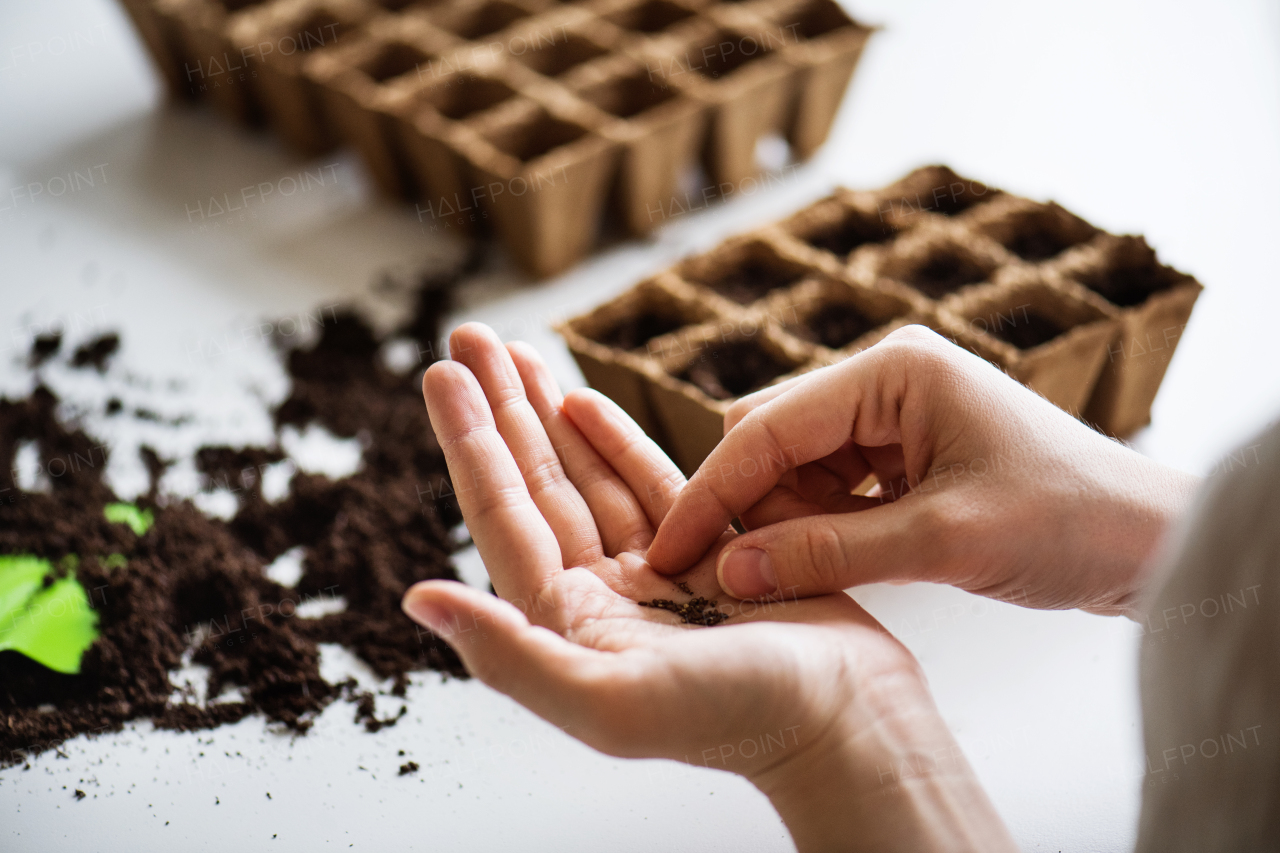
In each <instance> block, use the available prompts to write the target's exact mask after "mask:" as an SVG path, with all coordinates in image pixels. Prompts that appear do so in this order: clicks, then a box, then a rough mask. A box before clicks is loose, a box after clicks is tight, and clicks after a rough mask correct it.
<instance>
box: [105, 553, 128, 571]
mask: <svg viewBox="0 0 1280 853" xmlns="http://www.w3.org/2000/svg"><path fill="white" fill-rule="evenodd" d="M100 562H101V563H102V568H104V569H108V570H110V569H123V568H124V567H125V566H127V565H129V561H128V560H127V559H126V558H125V556H124V554H108V555H107V558H106V559H105V560H101V561H100Z"/></svg>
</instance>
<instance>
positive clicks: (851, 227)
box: [792, 208, 896, 260]
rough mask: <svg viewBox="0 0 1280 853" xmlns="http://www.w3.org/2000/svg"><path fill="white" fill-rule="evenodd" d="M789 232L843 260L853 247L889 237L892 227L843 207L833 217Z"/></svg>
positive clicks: (892, 231)
mask: <svg viewBox="0 0 1280 853" xmlns="http://www.w3.org/2000/svg"><path fill="white" fill-rule="evenodd" d="M792 233H793V234H794V235H795V236H796V237H798V238H799V239H801V240H803V241H804V242H806V243H808V244H809V245H810V246H812V247H813V248H815V249H817V250H819V251H822V252H829V253H830V254H833V255H835V256H836V257H837V258H840V259H841V260H844V259H846V258H848V257H849V255H851V254H852V253H853V252H854V250H856V249H860V248H862V247H863V246H868V245H874V244H877V243H884V242H886V241H888V240H890V239H892V237H893V236H894V234H895V233H896V230H895V229H894V227H893V226H892V225H890V224H889V223H888V222H886V221H885V220H883V219H882V218H880V217H879V216H877V215H876V214H873V213H867V212H865V211H861V210H856V209H853V208H846V209H845V210H844V211H842V212H841V213H839V214H838V215H837V216H836V217H835V218H834V221H830V222H824V223H818V224H813V225H810V226H809V227H808V228H801V229H797V230H795V231H793V232H792Z"/></svg>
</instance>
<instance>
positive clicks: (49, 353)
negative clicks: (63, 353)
mask: <svg viewBox="0 0 1280 853" xmlns="http://www.w3.org/2000/svg"><path fill="white" fill-rule="evenodd" d="M61 348H62V332H50V333H49V334H47V335H36V339H35V340H34V341H32V342H31V353H30V354H29V355H28V356H27V364H28V365H30V366H31V367H39V366H40V365H42V364H44V363H45V362H46V361H48V360H49V359H51V358H53V357H54V356H55V355H57V354H58V350H59V349H61Z"/></svg>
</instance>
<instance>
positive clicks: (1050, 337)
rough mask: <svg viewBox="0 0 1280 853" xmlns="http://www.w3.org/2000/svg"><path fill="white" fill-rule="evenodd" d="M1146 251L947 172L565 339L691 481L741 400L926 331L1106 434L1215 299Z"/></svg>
mask: <svg viewBox="0 0 1280 853" xmlns="http://www.w3.org/2000/svg"><path fill="white" fill-rule="evenodd" d="M1201 289H1202V288H1201V286H1200V284H1199V283H1198V282H1197V281H1196V280H1195V279H1194V278H1192V277H1191V276H1189V275H1186V274H1184V273H1181V272H1178V271H1176V270H1174V269H1171V268H1170V267H1167V266H1165V265H1163V264H1161V263H1160V262H1159V260H1158V259H1157V258H1156V255H1155V252H1154V251H1153V250H1152V249H1151V248H1150V247H1149V246H1148V245H1147V244H1146V242H1145V241H1144V240H1143V239H1142V238H1141V237H1132V236H1116V235H1113V234H1108V233H1105V232H1103V231H1101V230H1100V229H1098V228H1097V227H1095V226H1093V225H1091V224H1089V223H1088V222H1086V221H1084V220H1083V219H1081V218H1080V217H1078V216H1075V215H1074V214H1072V213H1070V212H1068V211H1066V210H1064V209H1063V208H1062V207H1060V206H1059V205H1057V204H1054V203H1052V202H1049V203H1041V202H1036V201H1032V200H1029V199H1025V198H1019V197H1017V196H1014V195H1012V194H1010V193H1006V192H1003V191H1000V190H997V189H994V188H991V187H988V186H986V185H985V184H982V183H981V182H979V181H975V180H972V179H969V178H964V177H961V176H959V175H957V174H956V173H955V172H953V171H951V170H950V169H948V168H946V167H945V166H929V167H925V168H922V169H917V170H916V171H914V172H912V173H911V174H909V175H907V176H906V177H905V178H903V179H902V180H900V181H898V182H897V183H895V184H892V185H890V186H888V187H885V188H884V189H880V190H875V191H861V192H859V191H852V190H847V189H838V190H836V191H835V192H834V193H833V194H832V195H830V196H828V197H827V198H824V199H821V200H819V201H817V202H815V203H813V204H811V205H809V206H808V207H806V208H804V209H803V210H800V211H798V212H797V213H795V214H793V215H791V216H790V217H788V218H786V219H784V220H782V221H780V222H777V223H774V224H771V225H768V226H765V227H763V228H759V229H756V230H755V231H752V232H749V233H747V234H743V235H740V236H737V237H733V238H731V239H729V240H727V241H725V242H724V243H722V244H721V245H719V246H717V247H715V248H714V249H712V250H710V251H708V252H705V253H703V254H700V255H696V256H693V257H690V258H686V259H684V260H683V261H680V262H679V263H677V264H676V265H675V266H673V267H672V268H670V269H668V270H664V271H663V272H661V273H659V274H658V275H656V276H653V277H651V278H649V279H646V280H645V281H642V282H640V283H639V284H637V285H636V286H635V287H633V288H631V289H630V290H628V291H625V292H624V293H622V294H621V295H620V296H618V297H616V298H615V299H612V300H610V301H608V302H606V303H604V304H603V305H601V306H599V307H597V308H596V309H594V310H593V311H590V312H588V313H587V314H584V315H581V316H579V317H575V318H573V319H571V320H568V321H566V322H565V323H563V324H561V325H560V326H559V331H560V333H561V334H562V335H563V336H564V338H565V340H566V342H567V343H568V345H569V348H570V350H571V351H572V352H573V355H574V357H575V358H576V359H577V361H578V364H579V366H580V367H581V368H582V372H583V374H584V375H585V376H586V378H587V381H588V382H589V383H590V384H591V385H592V387H594V388H597V389H599V390H600V391H602V392H604V393H605V394H607V395H609V396H610V397H612V398H613V399H614V400H616V401H617V402H618V403H619V404H620V405H621V406H622V407H623V408H624V409H626V410H627V412H629V413H630V414H631V415H632V416H633V417H634V418H635V419H636V421H637V422H639V423H640V425H641V426H642V427H644V429H645V431H646V432H648V433H649V435H650V436H652V437H653V438H654V439H655V440H656V441H657V442H658V443H659V444H661V445H662V446H663V448H664V449H665V450H666V451H667V452H668V453H669V454H671V456H672V458H674V459H675V460H676V462H677V464H679V465H680V467H681V468H682V469H683V470H684V471H685V472H686V473H691V472H692V471H693V470H695V469H696V468H697V466H698V465H699V464H700V463H701V462H702V460H703V459H705V458H706V455H707V454H708V453H709V452H710V451H711V449H712V448H714V447H715V445H716V443H717V442H718V441H719V440H720V436H721V433H722V431H723V426H722V425H723V419H724V413H725V412H726V411H727V410H728V408H729V406H730V405H732V403H733V401H734V400H736V399H738V398H739V397H740V396H742V395H744V394H747V393H751V392H752V391H755V390H758V389H759V388H761V387H766V386H768V385H772V384H775V383H778V382H783V381H786V380H787V379H788V378H790V377H793V376H797V375H800V374H803V373H805V372H808V371H811V370H814V369H816V368H819V367H822V366H825V365H828V364H832V363H835V362H837V361H839V360H841V359H843V358H847V357H848V356H850V355H852V354H854V353H856V352H859V351H860V350H863V349H865V348H866V347H868V346H871V345H872V344H874V343H876V342H877V341H879V340H881V339H883V338H884V337H885V336H886V335H888V334H889V333H890V332H892V331H893V330H894V329H897V328H900V327H901V326H903V325H906V324H908V323H920V324H923V325H926V326H929V327H930V328H933V329H934V330H935V331H937V332H939V333H941V334H943V335H945V336H946V337H948V338H950V339H951V340H953V341H954V342H955V343H957V344H959V345H960V346H962V347H964V348H965V349H967V350H969V351H970V352H973V353H975V354H977V355H979V356H980V357H982V358H984V359H987V360H988V361H990V362H992V363H994V364H995V365H997V366H998V367H1000V368H1001V369H1002V370H1004V371H1005V372H1007V373H1008V374H1009V375H1010V376H1012V377H1013V378H1015V379H1017V380H1019V381H1020V382H1023V383H1024V384H1026V385H1027V386H1028V387H1030V388H1031V389H1033V390H1035V391H1037V392H1038V393H1040V394H1041V395H1043V396H1044V397H1045V398H1047V399H1048V400H1050V401H1051V402H1053V403H1054V404H1056V405H1058V406H1059V407H1061V408H1063V409H1064V410H1066V411H1068V412H1070V413H1071V414H1073V415H1075V416H1077V417H1080V418H1082V419H1083V420H1085V421H1086V422H1088V423H1089V424H1090V425H1092V426H1094V427H1095V428H1097V429H1099V430H1101V431H1103V432H1106V433H1108V434H1111V435H1115V436H1126V435H1129V434H1131V433H1132V432H1134V431H1135V430H1137V429H1138V428H1140V427H1142V426H1143V425H1145V424H1146V423H1148V422H1149V421H1150V417H1151V405H1152V402H1153V401H1154V399H1155V396H1156V392H1157V391H1158V390H1159V387H1160V382H1161V380H1162V379H1163V377H1164V372H1165V369H1166V368H1167V366H1168V364H1169V360H1170V358H1171V357H1172V354H1173V350H1174V348H1175V347H1176V346H1177V342H1178V338H1179V337H1180V335H1181V332H1182V330H1183V328H1184V327H1185V326H1186V323H1187V320H1188V318H1189V317H1190V315H1191V309H1192V306H1193V305H1194V304H1195V300H1196V298H1197V296H1198V295H1199V293H1200V291H1201Z"/></svg>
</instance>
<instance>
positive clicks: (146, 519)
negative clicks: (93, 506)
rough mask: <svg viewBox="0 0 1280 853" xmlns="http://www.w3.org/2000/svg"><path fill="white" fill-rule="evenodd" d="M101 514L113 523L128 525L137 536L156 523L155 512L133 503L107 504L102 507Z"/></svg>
mask: <svg viewBox="0 0 1280 853" xmlns="http://www.w3.org/2000/svg"><path fill="white" fill-rule="evenodd" d="M102 514H103V515H104V516H106V519H107V521H110V522H112V523H114V524H127V525H129V527H131V528H132V529H133V532H134V534H136V535H138V536H141V535H142V534H144V533H146V532H147V531H148V530H150V529H151V525H153V524H155V523H156V517H155V513H153V512H152V511H151V510H149V509H138V507H137V506H135V505H134V504H123V503H113V504H107V505H106V506H104V507H103V508H102Z"/></svg>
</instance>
